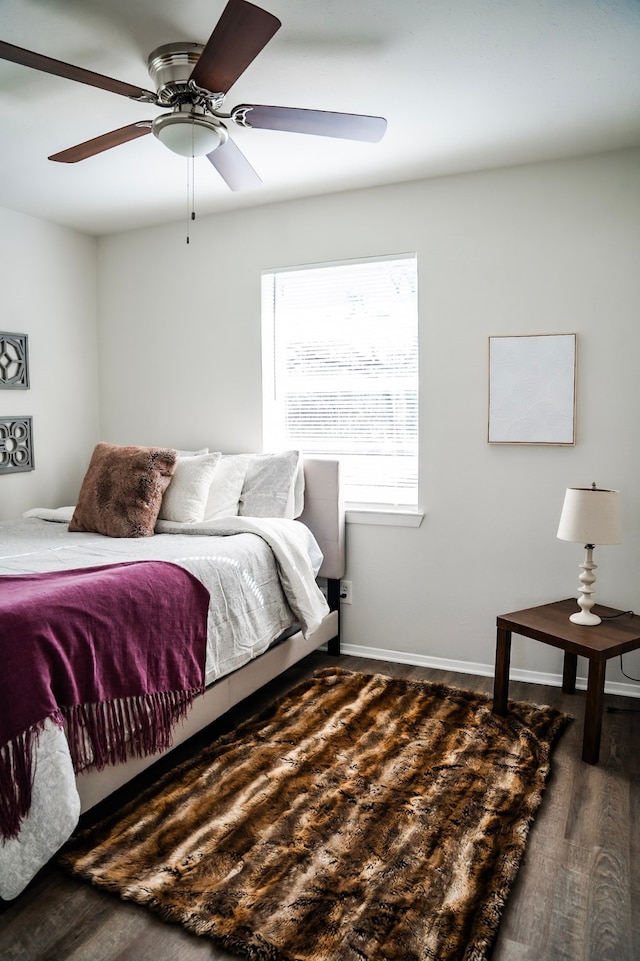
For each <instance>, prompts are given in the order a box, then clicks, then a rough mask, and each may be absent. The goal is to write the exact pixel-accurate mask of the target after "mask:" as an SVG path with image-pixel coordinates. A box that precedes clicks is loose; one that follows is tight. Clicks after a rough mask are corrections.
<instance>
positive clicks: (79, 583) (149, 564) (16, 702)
mask: <svg viewBox="0 0 640 961" xmlns="http://www.w3.org/2000/svg"><path fill="white" fill-rule="evenodd" d="M208 605H209V592H208V591H207V589H206V588H205V587H204V585H203V584H201V583H200V581H199V580H197V578H196V577H194V576H193V575H192V574H190V573H189V572H188V571H185V570H184V569H183V568H181V567H178V566H177V565H175V564H170V563H167V562H164V561H133V562H131V563H125V564H114V565H109V566H105V567H90V568H84V569H82V570H72V571H56V572H55V573H51V574H26V575H11V574H9V575H5V576H3V577H0V838H1V837H2V836H4V837H5V838H11V837H16V836H17V835H18V833H19V831H20V825H21V822H22V819H23V818H24V817H25V816H26V814H28V812H29V808H30V804H31V788H32V783H33V770H32V767H33V750H34V740H35V739H37V737H38V732H39V731H40V730H41V729H42V726H43V724H44V722H45V720H46V719H47V718H50V719H51V720H52V721H54V722H55V723H56V724H57V725H58V726H60V727H62V726H63V725H65V726H66V729H67V739H68V741H69V749H70V753H71V758H72V761H73V765H74V770H76V771H78V770H80V769H81V768H83V767H85V766H86V765H87V764H89V763H95V764H96V765H97V766H98V767H104V766H105V765H106V764H111V763H117V762H118V761H124V760H126V759H127V757H130V756H132V755H138V756H143V755H146V754H151V753H154V752H155V751H159V750H163V749H165V748H167V747H170V745H171V729H172V727H173V725H174V723H175V722H176V721H177V720H178V719H179V718H180V717H182V716H184V714H185V713H186V711H187V709H188V707H189V705H190V704H191V702H192V701H193V699H194V697H196V695H197V694H199V693H201V692H202V691H203V689H204V668H205V656H206V640H207V612H208Z"/></svg>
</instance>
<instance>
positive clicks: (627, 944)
mask: <svg viewBox="0 0 640 961" xmlns="http://www.w3.org/2000/svg"><path fill="white" fill-rule="evenodd" d="M336 663H339V664H340V666H342V667H345V668H347V669H352V670H365V671H372V672H379V673H384V674H391V675H394V676H402V677H413V678H423V679H426V680H439V681H444V682H445V683H448V684H453V685H456V686H459V687H465V688H472V689H475V690H482V691H486V692H488V693H490V692H491V690H492V679H491V678H483V677H474V676H472V675H467V674H453V673H448V672H441V671H433V670H427V669H423V668H417V667H410V666H407V665H401V664H394V663H391V662H387V661H384V662H383V661H370V660H365V659H364V658H355V657H348V656H343V657H341V658H340V660H339V661H336V660H335V658H331V657H329V656H328V655H325V654H321V653H317V654H313V655H311V656H310V657H309V658H307V659H306V660H305V661H304V662H303V663H302V664H300V665H297V666H296V667H294V668H292V669H290V670H289V671H288V672H287V673H286V675H283V677H282V678H280V679H278V680H277V681H274V682H273V683H272V684H270V685H269V686H268V688H266V689H265V690H264V691H262V692H259V694H257V695H255V696H254V697H252V698H250V699H248V701H247V702H245V703H244V704H243V705H242V706H240V707H238V708H236V709H234V711H233V712H231V716H227V718H226V719H224V722H223V723H224V726H225V729H226V727H227V726H230V725H231V724H232V723H234V722H237V720H238V719H240V718H241V717H244V716H247V715H250V714H253V713H254V712H255V711H256V710H257V709H258V708H259V707H260V706H261V705H262V704H263V703H265V702H266V701H268V700H270V699H271V698H273V697H275V696H277V695H279V694H280V693H282V692H283V691H284V690H286V689H287V688H288V687H291V686H292V685H293V684H295V683H296V682H297V681H298V680H299V679H300V678H301V677H303V676H305V675H307V674H309V673H310V672H312V671H313V670H316V669H317V668H318V667H323V666H325V665H327V664H332V665H333V664H336ZM509 695H510V697H512V698H517V699H521V700H529V701H535V702H538V703H547V704H553V705H554V706H556V707H559V708H561V709H562V710H565V711H568V712H570V713H573V714H574V715H575V718H576V720H575V722H574V723H573V724H572V725H570V727H569V728H568V730H567V731H565V733H564V734H563V735H562V737H561V739H560V742H559V744H558V747H557V748H556V750H555V752H554V756H553V767H552V774H551V778H550V780H549V784H548V787H547V791H546V793H545V797H544V800H543V804H542V807H541V809H540V811H539V813H538V815H537V818H536V821H535V823H534V825H533V828H532V829H531V832H530V835H529V842H528V845H527V850H526V853H525V858H524V861H523V864H522V866H521V869H520V872H519V875H518V878H517V881H516V883H515V886H514V888H513V891H512V894H511V897H510V900H509V903H508V905H507V908H506V910H505V912H504V915H503V919H502V924H501V928H500V934H499V937H498V941H497V944H496V946H495V950H494V954H493V961H639V959H640V839H639V828H640V713H637V712H638V710H639V709H640V701H639V700H635V699H631V698H622V697H613V696H607V697H606V699H605V701H606V707H605V710H606V713H605V717H604V724H603V736H602V748H601V757H600V763H599V764H598V765H597V766H591V765H588V764H584V763H583V762H582V761H581V759H580V755H581V744H582V717H583V713H582V712H583V710H584V701H585V697H584V694H581V693H578V694H576V695H574V696H570V695H566V694H563V693H562V692H561V691H560V690H559V689H557V688H551V687H542V686H538V685H531V684H523V683H518V682H512V683H511V685H510V689H509ZM607 708H614V711H613V712H610V711H609V710H607ZM221 729H222V728H221V725H220V724H218V725H217V726H215V728H214V730H215V732H218V731H219V730H221ZM206 737H207V738H210V737H211V730H209V731H208V733H207V735H206ZM196 740H197V741H201V742H202V743H204V736H203V735H200V736H199V737H198V739H196ZM197 746H198V745H197V744H196V745H193V744H192V745H191V746H190V749H197ZM176 753H179V754H180V756H181V757H182V755H183V753H184V752H183V748H180V749H178V752H176ZM124 793H125V794H126V793H127V791H126V790H125V792H124ZM122 797H123V792H120V799H122ZM0 958H1V959H2V961H204V959H208V961H232V956H231V955H229V954H226V953H225V952H222V951H220V950H219V949H217V948H216V947H215V946H214V945H212V944H211V942H210V941H208V940H206V939H204V938H198V937H195V936H193V935H190V934H187V933H186V932H185V931H183V930H182V929H181V928H180V927H178V926H175V925H169V924H166V923H164V922H162V921H160V920H159V919H158V918H156V917H154V915H152V914H151V913H150V912H149V911H147V910H145V909H144V908H141V907H138V906H136V905H132V904H127V903H125V902H122V901H120V900H118V899H117V898H116V897H114V896H111V895H108V894H104V893H101V892H99V891H96V890H94V889H93V888H92V887H91V886H90V885H88V884H85V883H82V882H79V881H76V880H74V879H72V878H70V877H68V876H67V875H65V874H64V873H63V872H62V871H60V870H59V869H58V868H57V867H55V865H50V866H47V867H46V868H44V869H43V870H42V871H41V872H40V874H39V875H38V876H37V877H36V878H35V879H34V881H33V882H32V883H31V885H30V886H29V887H28V888H27V890H26V891H24V892H23V894H22V895H21V896H20V897H19V898H17V899H16V900H15V901H12V902H9V903H2V904H1V907H0Z"/></svg>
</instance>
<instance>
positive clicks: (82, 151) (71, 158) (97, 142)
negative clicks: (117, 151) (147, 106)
mask: <svg viewBox="0 0 640 961" xmlns="http://www.w3.org/2000/svg"><path fill="white" fill-rule="evenodd" d="M148 133H151V121H150V120H144V121H142V122H140V123H130V124H129V125H128V126H127V127H119V128H118V129H117V130H111V131H110V132H109V133H103V134H102V136H100V137H94V138H93V140H85V142H84V143H79V144H77V145H76V146H75V147H69V148H68V149H67V150H61V151H60V153H54V154H52V155H51V156H50V157H49V160H56V161H58V162H59V163H65V164H74V163H76V162H77V161H78V160H86V159H87V157H93V156H95V154H97V153H102V151H103V150H110V149H111V147H118V146H119V145H120V144H121V143H127V142H128V141H129V140H136V139H137V138H138V137H144V135H145V134H148Z"/></svg>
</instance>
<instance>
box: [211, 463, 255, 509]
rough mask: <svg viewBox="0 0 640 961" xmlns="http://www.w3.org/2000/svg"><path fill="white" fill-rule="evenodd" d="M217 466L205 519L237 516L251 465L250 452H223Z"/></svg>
mask: <svg viewBox="0 0 640 961" xmlns="http://www.w3.org/2000/svg"><path fill="white" fill-rule="evenodd" d="M219 456H220V461H219V463H218V466H217V467H216V469H215V471H214V474H213V479H212V481H211V487H210V488H209V496H208V498H207V504H206V507H205V510H204V518H203V519H204V520H205V521H211V520H213V519H214V518H216V517H235V516H236V515H237V513H238V501H239V500H240V494H241V493H242V485H243V484H244V478H245V474H246V473H247V467H248V465H249V459H250V457H251V455H250V454H221V455H219Z"/></svg>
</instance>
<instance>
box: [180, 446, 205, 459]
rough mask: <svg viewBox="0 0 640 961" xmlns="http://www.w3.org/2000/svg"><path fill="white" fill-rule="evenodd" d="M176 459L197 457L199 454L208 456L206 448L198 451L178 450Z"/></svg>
mask: <svg viewBox="0 0 640 961" xmlns="http://www.w3.org/2000/svg"><path fill="white" fill-rule="evenodd" d="M176 453H177V454H178V457H199V456H200V454H208V453H209V448H208V447H201V448H200V450H179V451H176Z"/></svg>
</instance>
